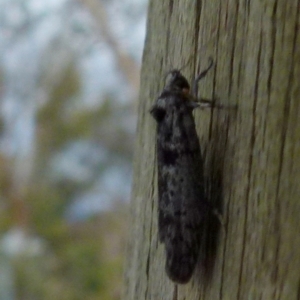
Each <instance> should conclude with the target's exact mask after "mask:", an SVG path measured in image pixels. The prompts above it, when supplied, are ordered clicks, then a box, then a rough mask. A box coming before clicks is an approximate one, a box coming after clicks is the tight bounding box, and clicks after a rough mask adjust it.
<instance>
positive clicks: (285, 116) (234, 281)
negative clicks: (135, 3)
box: [124, 0, 300, 300]
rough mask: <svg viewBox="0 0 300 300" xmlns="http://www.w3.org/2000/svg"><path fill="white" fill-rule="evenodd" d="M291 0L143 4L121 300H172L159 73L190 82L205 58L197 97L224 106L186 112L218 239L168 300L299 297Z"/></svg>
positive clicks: (299, 37) (295, 10) (295, 16)
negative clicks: (160, 199)
mask: <svg viewBox="0 0 300 300" xmlns="http://www.w3.org/2000/svg"><path fill="white" fill-rule="evenodd" d="M299 10H300V2H299V1H297V0H288V1H287V0H252V1H250V0H248V1H242V0H224V1H223V0H222V1H216V0H211V1H199V0H195V1H191V0H169V1H166V0H150V3H149V17H148V24H147V38H146V43H145V50H144V56H143V66H142V72H141V89H140V99H139V109H138V115H139V117H138V125H137V139H136V151H135V160H134V183H133V193H132V229H131V232H130V235H131V239H130V241H129V249H128V259H127V266H126V272H125V273H126V276H125V284H124V299H125V300H143V299H147V300H148V299H149V300H150V299H151V300H157V299H163V300H169V299H170V300H171V299H173V296H174V295H173V293H174V284H173V283H172V282H170V280H169V279H168V278H167V277H166V274H165V271H164V263H165V257H164V248H163V245H161V244H159V242H158V239H157V186H156V167H155V121H154V120H153V119H152V118H151V116H150V114H149V113H148V112H149V108H150V107H151V105H152V104H153V102H154V100H155V98H156V97H157V96H158V94H159V91H160V90H161V88H162V86H163V78H164V74H165V72H166V71H167V70H169V69H170V68H174V67H177V68H178V67H181V66H182V65H184V64H185V63H186V62H187V61H188V60H189V59H191V61H190V63H189V64H188V66H187V67H186V68H185V69H184V71H183V73H184V74H185V75H186V76H187V77H188V78H192V77H193V76H194V74H195V73H197V72H198V71H199V70H200V69H202V68H205V67H206V66H207V62H208V58H209V57H210V56H211V57H213V59H214V61H215V63H216V66H215V68H214V70H213V71H212V72H210V73H209V74H208V76H207V77H206V78H205V79H204V80H203V81H202V82H201V84H200V86H199V91H200V92H201V94H202V96H203V97H206V98H212V97H217V98H218V101H219V102H220V103H222V104H224V105H234V104H237V105H238V109H237V111H234V110H228V109H227V110H226V109H222V110H217V109H214V110H210V109H208V110H205V111H197V112H196V113H195V118H196V123H197V129H198V133H199V137H200V140H201V144H202V151H203V152H204V156H205V161H206V174H207V176H208V177H209V178H210V182H211V184H212V193H211V194H212V198H213V197H214V194H215V193H217V192H220V191H221V192H222V201H223V215H224V221H225V223H226V224H225V229H226V232H224V231H223V232H222V231H221V232H220V238H219V240H218V245H217V248H216V257H215V261H214V267H213V269H212V270H211V276H210V277H209V278H208V279H207V278H204V275H203V274H202V272H201V266H199V268H198V269H199V270H198V269H197V271H196V273H195V274H194V276H193V278H192V280H191V281H190V283H188V284H187V285H182V286H179V287H178V295H177V298H178V300H183V299H186V300H194V299H195V300H196V299H214V300H215V299H226V300H227V299H228V300H233V299H263V300H265V299H272V300H273V299H280V300H283V299H287V300H294V299H295V300H296V299H300V31H299V24H300V17H299Z"/></svg>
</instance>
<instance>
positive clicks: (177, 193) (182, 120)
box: [150, 59, 213, 283]
mask: <svg viewBox="0 0 300 300" xmlns="http://www.w3.org/2000/svg"><path fill="white" fill-rule="evenodd" d="M212 66H213V61H212V59H210V65H209V67H208V68H207V69H206V70H204V71H203V72H201V73H200V74H199V75H198V76H197V77H196V78H195V80H194V82H193V92H192V93H190V85H189V83H188V81H187V79H186V78H185V77H184V76H183V75H182V74H181V72H180V71H179V70H172V71H170V72H169V74H168V76H167V79H166V84H165V87H164V89H163V91H162V93H161V94H160V96H159V97H158V99H157V100H156V102H155V104H154V105H153V106H152V108H151V111H150V113H151V115H152V116H153V118H154V119H155V120H156V122H157V142H156V151H157V164H158V198H159V199H158V233H159V240H160V241H161V242H162V243H164V244H165V251H166V265H165V268H166V272H167V274H168V276H169V278H170V279H171V280H172V281H174V282H176V283H186V282H188V281H189V280H190V278H191V276H192V274H193V272H194V269H195V266H196V263H197V260H198V255H199V249H200V245H201V232H202V230H203V227H204V224H205V222H206V220H207V217H208V215H209V213H210V212H211V210H212V209H211V206H210V204H209V202H208V201H207V198H206V195H205V186H204V185H205V183H204V174H203V158H202V155H201V149H200V144H199V139H198V135H197V132H196V127H195V121H194V117H193V110H194V109H195V108H196V107H199V106H200V107H201V106H203V105H204V106H206V107H207V106H208V105H209V101H208V100H204V99H200V100H197V98H196V97H197V84H198V82H199V80H200V79H201V78H203V77H204V76H205V75H206V73H207V72H208V70H209V69H211V67H212Z"/></svg>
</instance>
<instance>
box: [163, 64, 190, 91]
mask: <svg viewBox="0 0 300 300" xmlns="http://www.w3.org/2000/svg"><path fill="white" fill-rule="evenodd" d="M165 89H167V90H178V91H181V92H184V93H189V91H190V85H189V83H188V81H187V79H186V78H185V77H184V76H183V75H182V74H181V72H180V71H179V70H177V69H174V70H172V71H170V72H169V73H168V74H167V76H166V84H165Z"/></svg>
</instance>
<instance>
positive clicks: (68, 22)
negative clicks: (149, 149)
mask: <svg viewBox="0 0 300 300" xmlns="http://www.w3.org/2000/svg"><path fill="white" fill-rule="evenodd" d="M146 9H147V1H146V0H51V1H49V0H0V300H16V299H18V300H19V299H22V300H27V299H30V300H35V299H37V300H40V299H42V300H47V299H51V300H53V299H59V300H64V299H66V300H69V299H70V300H74V299H80V300H82V299H101V300H106V299H120V296H121V285H122V273H123V262H124V254H125V250H126V236H127V235H128V224H127V221H128V220H127V215H128V207H129V198H130V189H131V176H132V175H131V172H132V170H131V160H132V153H133V145H134V134H135V125H136V119H137V116H136V103H137V93H138V87H139V70H140V63H141V56H142V49H143V43H144V37H145V23H146Z"/></svg>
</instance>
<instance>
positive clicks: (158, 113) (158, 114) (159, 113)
mask: <svg viewBox="0 0 300 300" xmlns="http://www.w3.org/2000/svg"><path fill="white" fill-rule="evenodd" d="M150 113H151V115H152V116H153V118H154V119H155V120H156V121H157V122H161V121H162V120H163V119H164V117H165V115H166V111H165V110H164V109H162V108H160V107H155V106H154V107H152V109H151V110H150Z"/></svg>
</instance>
